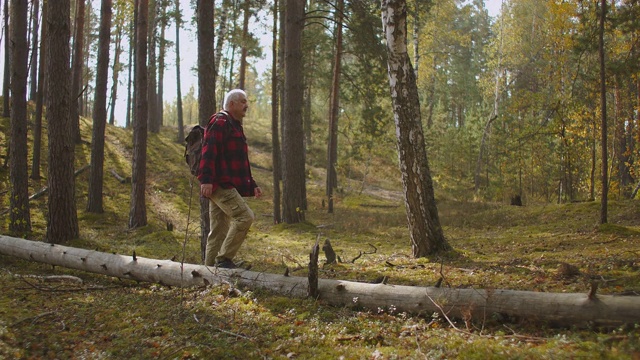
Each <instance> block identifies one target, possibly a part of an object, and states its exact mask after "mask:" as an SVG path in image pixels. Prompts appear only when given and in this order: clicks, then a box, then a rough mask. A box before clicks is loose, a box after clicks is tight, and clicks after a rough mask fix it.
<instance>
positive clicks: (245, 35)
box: [238, 0, 251, 90]
mask: <svg viewBox="0 0 640 360" xmlns="http://www.w3.org/2000/svg"><path fill="white" fill-rule="evenodd" d="M242 12H243V14H244V18H243V21H242V49H241V50H240V71H239V72H240V74H239V79H238V88H240V89H243V90H244V88H245V81H246V80H245V79H246V77H247V54H248V53H249V48H248V46H249V44H248V43H249V18H250V17H251V1H250V0H244V7H243V9H242Z"/></svg>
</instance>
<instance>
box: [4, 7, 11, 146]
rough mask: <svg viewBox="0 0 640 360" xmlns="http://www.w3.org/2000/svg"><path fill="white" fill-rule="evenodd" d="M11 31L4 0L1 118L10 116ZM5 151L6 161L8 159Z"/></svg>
mask: <svg viewBox="0 0 640 360" xmlns="http://www.w3.org/2000/svg"><path fill="white" fill-rule="evenodd" d="M10 32H11V30H10V29H9V0H4V35H5V41H4V77H3V80H2V105H3V107H2V116H3V117H6V118H8V117H9V115H10V109H11V105H10V103H9V99H10V98H11V95H9V93H10V91H11V87H10V84H11V41H9V33H10ZM8 152H9V151H8V149H7V159H9V154H8Z"/></svg>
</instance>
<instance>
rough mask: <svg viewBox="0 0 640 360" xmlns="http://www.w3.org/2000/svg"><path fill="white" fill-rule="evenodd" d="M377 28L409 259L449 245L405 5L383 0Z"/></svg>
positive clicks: (398, 1) (430, 253)
mask: <svg viewBox="0 0 640 360" xmlns="http://www.w3.org/2000/svg"><path fill="white" fill-rule="evenodd" d="M382 24H383V27H384V32H385V36H386V40H387V53H388V62H389V64H388V71H389V84H390V90H391V97H392V101H393V104H392V106H393V113H394V120H395V123H396V134H397V136H398V154H399V163H400V170H401V172H402V185H403V188H404V193H405V206H406V211H407V220H408V223H409V232H410V236H411V248H412V251H413V256H414V257H425V256H428V255H432V254H436V253H438V252H441V251H446V250H449V249H450V248H451V247H450V246H449V244H448V243H447V241H446V239H445V238H444V234H443V232H442V227H441V226H440V219H439V217H438V209H437V207H436V201H435V196H434V192H433V183H432V180H431V173H430V170H429V163H428V159H427V153H426V150H425V142H424V135H423V133H422V123H421V119H420V101H419V100H418V88H417V86H416V78H415V72H414V71H413V68H412V66H411V61H410V60H409V54H408V52H407V6H406V2H405V1H404V0H382Z"/></svg>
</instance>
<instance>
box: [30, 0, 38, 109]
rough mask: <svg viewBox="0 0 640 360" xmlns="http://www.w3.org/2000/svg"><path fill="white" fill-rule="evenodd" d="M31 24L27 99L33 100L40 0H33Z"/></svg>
mask: <svg viewBox="0 0 640 360" xmlns="http://www.w3.org/2000/svg"><path fill="white" fill-rule="evenodd" d="M32 13H33V26H32V28H31V34H32V35H31V61H30V63H31V68H30V70H31V87H30V89H29V100H32V101H35V100H36V96H37V90H38V79H39V78H38V69H39V66H38V45H40V42H39V39H38V34H39V33H38V30H39V28H40V0H33V10H32Z"/></svg>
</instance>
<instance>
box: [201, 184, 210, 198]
mask: <svg viewBox="0 0 640 360" xmlns="http://www.w3.org/2000/svg"><path fill="white" fill-rule="evenodd" d="M211 193H213V184H201V185H200V195H202V197H206V198H208V197H210V196H211Z"/></svg>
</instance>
